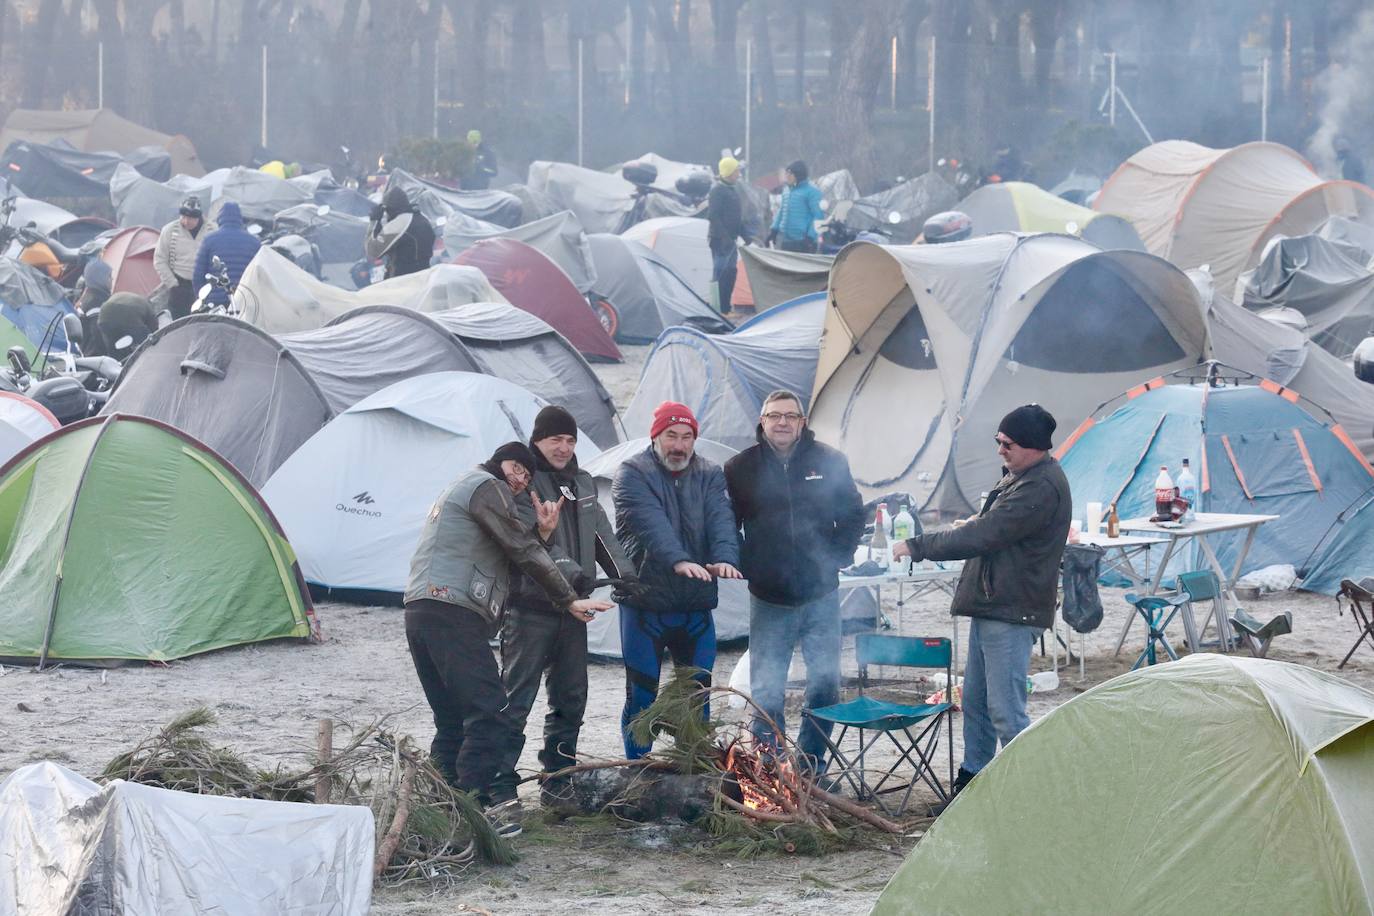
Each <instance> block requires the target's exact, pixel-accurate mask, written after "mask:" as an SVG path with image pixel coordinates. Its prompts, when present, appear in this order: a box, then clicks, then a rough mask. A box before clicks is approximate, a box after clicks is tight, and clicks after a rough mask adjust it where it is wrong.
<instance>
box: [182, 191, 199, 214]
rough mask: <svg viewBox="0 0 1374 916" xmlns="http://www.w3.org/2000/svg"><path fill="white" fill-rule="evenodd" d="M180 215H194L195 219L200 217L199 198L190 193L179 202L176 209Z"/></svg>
mask: <svg viewBox="0 0 1374 916" xmlns="http://www.w3.org/2000/svg"><path fill="white" fill-rule="evenodd" d="M177 212H178V213H180V214H181V215H182V216H194V217H195V218H196V219H200V217H201V209H200V198H199V197H197V196H196V195H194V194H192V195H191V196H190V197H188V198H186V199H185V200H183V201H182V202H181V209H180V210H178V211H177Z"/></svg>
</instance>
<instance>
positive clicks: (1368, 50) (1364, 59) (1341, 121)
mask: <svg viewBox="0 0 1374 916" xmlns="http://www.w3.org/2000/svg"><path fill="white" fill-rule="evenodd" d="M1317 86H1318V91H1319V92H1320V94H1321V95H1322V96H1323V101H1322V106H1321V113H1320V114H1319V116H1318V118H1319V123H1318V126H1317V130H1316V132H1315V133H1314V134H1313V135H1312V138H1311V139H1310V140H1308V142H1307V156H1308V158H1309V159H1310V160H1311V161H1312V162H1314V163H1315V164H1316V166H1317V171H1318V172H1320V173H1321V174H1323V175H1327V176H1335V177H1339V176H1340V163H1339V161H1338V160H1337V159H1336V151H1335V143H1336V139H1337V138H1338V137H1342V136H1346V135H1348V134H1351V133H1354V132H1355V130H1356V128H1357V127H1359V126H1363V123H1361V124H1356V123H1354V122H1352V120H1351V114H1352V112H1358V115H1357V117H1358V119H1359V121H1360V122H1365V121H1366V119H1367V117H1368V107H1369V98H1370V87H1371V86H1374V8H1371V9H1366V10H1365V11H1364V12H1362V13H1360V15H1359V18H1358V19H1356V21H1355V27H1354V28H1353V29H1352V30H1350V31H1349V32H1347V33H1346V35H1345V37H1344V38H1343V39H1342V41H1341V42H1340V43H1339V44H1338V45H1337V47H1336V48H1335V50H1334V51H1333V53H1332V62H1331V64H1330V65H1329V66H1328V67H1327V68H1326V69H1325V70H1324V71H1322V73H1321V74H1320V75H1319V76H1318V77H1317ZM1357 106H1358V107H1357Z"/></svg>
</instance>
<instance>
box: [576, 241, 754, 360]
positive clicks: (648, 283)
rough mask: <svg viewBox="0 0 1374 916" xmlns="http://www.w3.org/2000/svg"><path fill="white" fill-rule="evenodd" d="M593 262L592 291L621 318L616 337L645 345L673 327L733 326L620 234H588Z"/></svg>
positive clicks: (665, 264)
mask: <svg viewBox="0 0 1374 916" xmlns="http://www.w3.org/2000/svg"><path fill="white" fill-rule="evenodd" d="M587 240H588V241H589V242H591V246H592V259H593V261H594V262H595V264H596V276H597V280H596V291H597V292H598V293H599V294H601V295H602V296H605V297H606V299H607V300H608V301H609V302H610V303H611V306H612V307H613V308H615V310H616V312H617V313H618V315H619V316H620V317H619V324H618V326H617V327H616V333H615V339H616V340H618V341H621V342H624V343H648V342H649V341H651V340H654V339H655V338H656V337H658V335H659V334H662V333H663V330H664V328H670V327H673V326H674V325H679V324H683V325H690V326H691V327H695V328H699V329H700V330H703V331H706V332H707V333H720V334H723V333H728V332H729V331H730V330H731V327H732V325H731V324H730V322H728V321H726V320H725V319H724V318H722V317H720V315H719V314H718V313H717V312H716V310H715V309H713V308H711V306H710V304H709V303H707V302H706V300H705V299H702V298H701V297H700V296H698V295H697V294H696V293H694V292H693V291H692V288H691V287H690V286H689V285H688V284H687V282H686V281H685V280H683V279H682V278H681V277H679V276H678V275H677V273H676V272H675V271H674V270H673V268H672V267H671V266H670V265H669V264H668V262H667V261H665V260H664V259H663V258H662V257H661V256H660V255H659V254H657V253H656V252H654V251H653V250H651V249H649V248H648V247H646V246H645V245H643V244H642V243H640V242H636V241H632V240H630V239H627V238H624V237H622V236H618V235H610V234H608V233H595V234H593V235H589V236H588V237H587Z"/></svg>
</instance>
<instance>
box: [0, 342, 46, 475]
mask: <svg viewBox="0 0 1374 916" xmlns="http://www.w3.org/2000/svg"><path fill="white" fill-rule="evenodd" d="M9 346H10V343H9V341H8V340H4V339H0V347H3V348H5V349H8V348H9ZM60 425H61V424H60V423H58V422H57V418H56V417H54V416H53V415H52V414H51V413H50V412H49V411H48V408H46V407H44V406H43V405H42V404H39V403H38V402H37V401H31V400H29V399H28V398H26V397H24V396H23V395H22V394H14V393H12V392H9V391H0V467H4V466H5V464H6V463H7V462H9V460H10V459H11V458H13V457H14V456H15V455H17V454H19V453H20V452H21V451H23V450H24V449H25V448H27V447H28V445H29V443H31V442H35V441H37V440H39V439H41V438H43V437H44V436H46V435H47V434H48V433H50V432H52V431H53V430H55V429H57V427H58V426H60Z"/></svg>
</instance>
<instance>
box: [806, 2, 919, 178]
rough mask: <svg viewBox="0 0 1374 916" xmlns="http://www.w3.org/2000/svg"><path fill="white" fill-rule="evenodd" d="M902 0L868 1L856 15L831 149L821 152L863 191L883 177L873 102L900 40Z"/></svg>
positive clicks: (838, 95) (842, 73) (840, 83)
mask: <svg viewBox="0 0 1374 916" xmlns="http://www.w3.org/2000/svg"><path fill="white" fill-rule="evenodd" d="M901 10H902V0H865V2H864V3H863V4H862V5H861V6H860V7H858V8H857V9H851V13H852V15H854V16H855V22H854V25H853V31H852V32H851V34H850V38H849V43H848V44H847V45H845V47H844V49H843V55H842V57H841V60H840V64H839V80H838V83H837V85H836V88H835V100H834V109H833V112H832V117H833V121H834V129H833V130H832V131H831V132H830V134H829V136H830V138H831V139H830V144H831V145H830V148H829V149H823V150H821V151H820V152H821V153H822V157H823V158H824V159H825V160H826V161H828V162H844V163H847V164H848V166H849V170H850V171H851V172H852V173H853V174H854V178H855V180H856V181H858V182H859V184H860V185H865V184H871V183H872V182H873V181H874V180H875V179H876V178H877V177H878V163H877V155H876V152H877V147H876V143H875V141H874V138H873V126H872V114H873V102H874V99H875V98H876V97H877V94H878V87H879V86H880V85H881V84H882V78H883V71H884V69H885V65H886V64H887V60H888V57H887V54H885V53H884V52H885V51H886V50H887V48H888V44H889V42H890V41H891V38H892V36H893V34H895V32H896V29H897V25H898V21H899V19H900V14H901Z"/></svg>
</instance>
